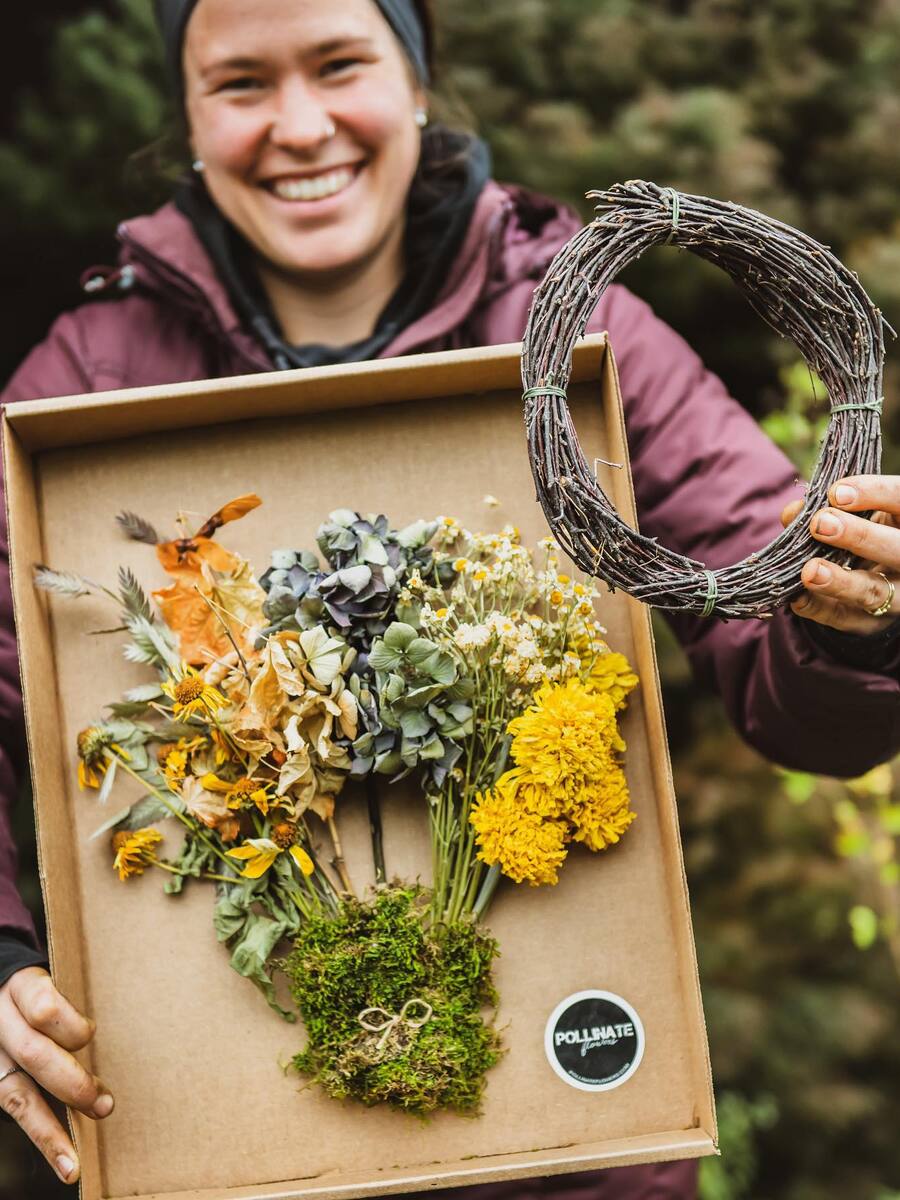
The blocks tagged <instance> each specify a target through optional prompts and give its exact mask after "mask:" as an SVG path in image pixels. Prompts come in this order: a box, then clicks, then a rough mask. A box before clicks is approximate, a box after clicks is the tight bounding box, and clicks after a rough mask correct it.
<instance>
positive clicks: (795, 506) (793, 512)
mask: <svg viewBox="0 0 900 1200" xmlns="http://www.w3.org/2000/svg"><path fill="white" fill-rule="evenodd" d="M802 508H803V501H802V500H792V501H791V502H790V504H788V505H786V506H785V508H784V510H783V511H782V513H781V523H782V525H783V526H784V527H785V529H787V527H788V525H790V523H791V521H793V520H795V519H796V517H797V515H798V513H799V512H800V510H801V509H802Z"/></svg>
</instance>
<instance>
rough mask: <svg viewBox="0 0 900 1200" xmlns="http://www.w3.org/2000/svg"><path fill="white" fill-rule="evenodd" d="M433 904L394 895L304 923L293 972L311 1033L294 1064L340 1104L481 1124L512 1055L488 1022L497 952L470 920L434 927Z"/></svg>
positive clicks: (424, 897) (409, 892) (394, 891)
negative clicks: (487, 1087) (494, 1073)
mask: <svg viewBox="0 0 900 1200" xmlns="http://www.w3.org/2000/svg"><path fill="white" fill-rule="evenodd" d="M428 899H429V897H428V894H427V893H426V892H425V891H424V890H422V889H406V888H399V887H394V888H391V889H388V890H385V891H382V892H379V893H378V894H377V895H376V896H375V898H374V899H373V900H371V901H366V902H361V901H355V900H354V901H347V902H346V903H345V904H344V906H343V910H342V912H341V914H340V916H338V917H337V918H334V919H330V920H329V919H325V918H314V919H312V920H311V921H309V922H307V923H305V924H304V927H303V929H302V931H301V933H300V934H299V936H298V937H297V938H296V940H295V942H294V949H293V950H292V951H291V953H290V954H289V955H288V957H287V959H286V960H285V962H284V964H283V966H284V969H285V972H286V974H287V976H288V978H289V979H290V982H291V992H292V994H293V997H294V1000H295V1001H296V1003H297V1007H298V1008H299V1010H300V1013H301V1015H302V1017H303V1020H304V1022H305V1024H306V1029H307V1033H308V1035H309V1043H308V1045H307V1047H306V1049H305V1050H303V1051H302V1052H301V1053H300V1054H298V1055H297V1056H296V1057H295V1058H294V1060H293V1065H294V1067H295V1068H296V1069H297V1070H298V1071H300V1072H302V1073H303V1074H305V1075H308V1076H310V1077H311V1078H312V1079H313V1080H314V1081H315V1082H316V1083H318V1084H320V1085H321V1086H322V1087H323V1088H324V1089H325V1090H326V1091H327V1092H328V1094H329V1095H331V1096H334V1097H335V1098H337V1099H347V1098H350V1099H354V1100H359V1101H362V1103H363V1104H382V1103H384V1104H389V1105H391V1106H392V1107H393V1108H399V1109H403V1110H404V1111H406V1112H411V1113H415V1114H417V1115H419V1116H425V1115H427V1114H428V1113H431V1112H434V1111H435V1110H436V1109H441V1108H452V1109H456V1110H457V1111H459V1112H462V1113H469V1114H476V1113H477V1112H478V1111H479V1108H480V1104H481V1097H482V1093H483V1092H484V1084H485V1074H486V1072H487V1071H488V1070H489V1069H490V1068H491V1067H492V1066H493V1065H494V1063H496V1062H497V1060H498V1059H499V1057H500V1054H501V1050H500V1035H499V1034H498V1032H497V1031H496V1029H495V1028H494V1027H493V1025H492V1024H489V1023H487V1022H486V1021H485V1020H484V1018H483V1016H482V1009H484V1008H485V1007H486V1006H495V1005H496V1003H497V993H496V991H495V989H494V985H493V983H492V980H491V964H492V962H493V959H494V958H495V957H496V955H497V953H498V948H497V943H496V941H495V940H494V939H493V938H492V937H490V935H489V934H487V933H486V932H485V931H484V930H483V929H481V928H480V927H479V926H478V925H477V924H475V923H474V922H473V921H471V920H467V921H461V922H459V923H457V924H453V925H438V926H434V927H429V924H428ZM411 1001H412V1002H415V1003H410V1002H411ZM425 1005H429V1006H430V1007H431V1010H432V1016H431V1018H430V1019H429V1020H426V1021H425V1022H424V1023H422V1024H418V1022H419V1021H420V1020H421V1019H422V1018H423V1017H424V1016H427V1013H428V1010H427V1009H426V1007H425ZM375 1008H377V1009H381V1010H383V1012H382V1013H376V1014H372V1013H370V1014H368V1015H367V1016H366V1017H365V1018H364V1019H365V1020H367V1022H368V1023H369V1024H370V1025H374V1026H378V1027H379V1028H377V1029H374V1030H372V1029H365V1028H363V1026H362V1025H361V1024H360V1019H359V1018H360V1015H361V1014H364V1013H365V1010H366V1009H375ZM404 1009H405V1016H404V1015H403V1014H404ZM393 1018H397V1019H393Z"/></svg>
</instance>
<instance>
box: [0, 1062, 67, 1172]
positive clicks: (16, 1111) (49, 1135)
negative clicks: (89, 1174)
mask: <svg viewBox="0 0 900 1200" xmlns="http://www.w3.org/2000/svg"><path fill="white" fill-rule="evenodd" d="M14 1066H15V1063H13V1061H12V1060H11V1059H10V1058H9V1057H8V1056H7V1055H5V1054H3V1053H0V1077H2V1076H4V1075H5V1078H0V1109H2V1110H3V1111H4V1112H5V1113H7V1114H8V1115H9V1116H10V1117H12V1119H13V1120H14V1121H15V1122H16V1123H17V1124H18V1125H20V1126H21V1128H22V1131H23V1133H25V1134H26V1135H27V1136H28V1137H29V1138H31V1140H32V1141H33V1142H34V1144H35V1146H37V1148H38V1150H40V1152H41V1154H43V1156H44V1158H46V1160H47V1162H48V1163H49V1164H50V1166H51V1167H52V1168H53V1170H54V1171H55V1172H56V1173H57V1175H58V1176H59V1177H60V1179H61V1180H62V1181H63V1183H75V1181H76V1180H77V1179H78V1175H79V1167H78V1156H77V1154H76V1153H75V1148H74V1146H73V1145H72V1142H71V1140H70V1138H69V1135H68V1134H67V1133H66V1131H65V1130H64V1129H63V1127H62V1125H60V1123H59V1121H58V1120H57V1119H56V1116H55V1114H54V1113H53V1111H52V1109H51V1108H50V1105H49V1104H48V1103H47V1101H46V1100H45V1099H44V1097H43V1096H42V1095H41V1093H40V1091H39V1090H38V1088H37V1085H36V1084H35V1083H34V1080H32V1079H30V1078H29V1077H28V1075H26V1074H25V1072H24V1071H22V1070H17V1071H15V1072H14V1073H12V1074H5V1073H6V1072H7V1071H9V1070H10V1068H12V1067H14Z"/></svg>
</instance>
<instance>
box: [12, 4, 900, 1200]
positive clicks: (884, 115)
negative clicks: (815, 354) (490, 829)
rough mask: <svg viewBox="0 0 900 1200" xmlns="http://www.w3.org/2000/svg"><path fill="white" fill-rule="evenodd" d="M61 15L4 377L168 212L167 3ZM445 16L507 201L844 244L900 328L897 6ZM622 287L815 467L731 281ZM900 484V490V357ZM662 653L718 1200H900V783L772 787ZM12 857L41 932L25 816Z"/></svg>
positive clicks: (455, 73)
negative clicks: (528, 193)
mask: <svg viewBox="0 0 900 1200" xmlns="http://www.w3.org/2000/svg"><path fill="white" fill-rule="evenodd" d="M73 10H74V12H73ZM56 11H57V10H56V9H55V8H54V6H53V5H51V6H49V7H47V8H44V9H43V10H42V13H41V14H36V15H35V16H33V17H27V18H25V19H26V20H29V21H31V28H32V38H31V41H30V42H29V43H28V45H29V46H31V47H32V50H33V54H34V56H35V57H34V58H33V60H32V61H30V62H29V63H28V67H27V70H26V72H25V74H26V75H27V79H28V82H27V83H24V82H23V83H18V84H16V86H15V89H14V96H13V97H12V100H13V108H12V109H11V111H10V112H9V113H8V114H7V119H6V125H5V128H6V130H7V136H6V137H5V139H4V140H2V142H0V212H2V215H3V221H2V226H0V229H2V232H0V237H2V242H3V264H4V265H3V269H4V273H5V276H6V280H5V282H6V291H7V295H8V297H11V298H14V302H13V303H8V305H7V307H6V325H7V337H6V339H5V341H4V346H3V350H2V354H3V363H2V366H3V368H4V374H7V373H9V372H10V371H11V370H12V369H13V368H14V367H15V365H16V363H17V362H18V361H19V360H20V359H21V357H22V356H23V355H24V353H25V352H26V351H27V349H28V348H29V347H30V346H31V345H33V344H34V343H35V342H36V341H37V340H39V338H40V337H41V336H42V335H43V332H44V330H45V329H46V326H47V325H48V324H49V322H50V320H52V318H53V317H54V316H55V315H56V314H57V313H58V312H59V311H60V310H61V309H63V308H66V307H70V306H73V305H75V304H77V303H79V302H81V300H82V297H81V295H80V293H79V289H78V278H79V275H80V273H81V272H82V271H83V270H84V269H85V268H86V267H89V266H90V265H92V264H94V263H99V262H109V261H111V260H112V259H113V258H114V255H115V243H114V231H115V227H116V225H117V223H118V221H120V220H121V219H123V218H125V217H128V216H132V215H135V214H136V213H138V212H141V211H147V210H148V209H150V208H152V207H153V206H155V205H156V204H157V203H161V202H163V201H164V200H165V199H166V194H167V185H166V184H165V183H163V182H160V181H158V180H155V179H150V178H148V176H147V173H146V172H143V173H142V172H140V171H138V170H136V169H135V168H134V164H132V165H131V166H130V167H129V165H128V164H129V160H130V158H131V156H132V155H133V154H134V153H135V152H136V151H138V150H139V149H140V148H141V147H143V146H146V145H147V144H148V143H149V142H152V141H153V140H154V139H155V138H156V137H157V136H158V135H159V134H160V132H161V130H162V129H163V128H164V126H165V124H166V121H167V120H168V104H167V101H166V98H165V95H164V89H163V85H162V70H161V62H160V55H159V47H158V45H157V41H156V36H155V32H154V29H153V23H152V19H151V15H150V11H151V7H150V0H107V2H106V3H105V4H101V2H100V0H95V3H93V4H91V3H81V2H79V3H78V4H74V3H70V4H68V5H67V6H66V16H65V17H62V16H54V15H53V14H54V13H55V12H56ZM438 13H439V17H440V24H441V41H442V45H443V58H444V64H445V66H444V70H443V73H442V77H441V80H440V86H439V89H438V90H439V94H440V103H441V105H442V107H443V108H444V109H445V110H446V112H447V113H448V114H451V115H452V117H453V119H455V120H456V121H458V122H459V121H462V122H465V123H468V124H469V125H470V126H471V127H472V128H475V129H477V130H478V131H479V132H480V133H481V134H482V135H483V136H484V137H486V138H487V140H488V141H489V142H490V144H491V147H492V149H493V153H494V159H495V166H496V170H495V174H496V175H497V177H499V178H501V179H508V180H516V181H519V182H523V183H527V184H530V185H532V186H534V187H536V188H538V189H540V190H543V191H546V192H549V193H552V194H553V195H556V196H559V197H562V198H564V199H567V200H569V201H570V202H572V203H573V204H575V205H577V206H578V207H580V209H581V211H582V213H583V214H584V215H585V217H588V216H589V214H590V209H589V206H588V205H587V203H586V202H585V201H584V199H583V195H584V193H585V192H586V191H587V190H589V189H591V188H602V187H606V186H608V185H609V184H611V183H613V182H615V181H617V180H621V179H628V178H634V177H643V178H649V179H653V180H656V181H657V182H659V183H664V184H669V185H672V186H674V187H677V188H680V189H682V190H685V191H692V192H700V193H704V194H708V195H713V196H717V197H721V198H725V199H731V200H736V201H738V202H740V203H743V204H747V205H750V206H753V207H756V208H759V209H762V210H763V211H765V212H767V213H769V214H771V215H773V216H776V217H778V218H780V219H782V220H785V221H789V222H791V223H793V224H796V225H798V226H800V227H802V228H803V229H805V230H806V231H807V232H809V233H811V234H812V235H813V236H815V237H817V238H819V239H820V240H821V241H823V242H825V243H827V244H828V245H830V246H831V247H832V248H833V249H834V251H835V252H836V253H837V254H838V255H839V256H840V257H841V258H843V260H844V261H845V262H846V263H847V264H848V265H849V266H851V267H852V268H853V269H855V270H857V271H858V272H859V274H860V277H861V279H862V281H863V283H864V285H865V286H866V287H867V288H868V290H869V292H870V294H871V295H872V296H873V297H874V298H875V300H876V302H877V303H878V304H880V305H881V307H882V308H883V310H884V313H885V315H886V317H887V319H888V320H889V321H890V322H891V323H892V324H893V325H894V326H895V327H898V328H900V137H898V134H900V87H898V83H900V0H765V2H763V3H760V2H759V0H491V2H490V3H489V4H485V3H483V0H443V2H442V3H439V4H438ZM51 17H52V18H53V19H52V20H51V19H50V18H51ZM38 20H41V25H40V27H39V26H38V25H37V24H36V22H37V21H38ZM21 74H22V72H21V71H20V75H19V76H16V75H15V72H13V74H12V78H13V79H16V78H19V77H20V76H21ZM623 281H624V282H626V283H628V284H629V285H630V286H631V287H632V288H633V289H634V290H635V291H637V292H638V293H639V294H641V295H642V296H644V298H646V299H648V300H649V301H650V302H651V303H652V304H653V305H654V306H655V307H656V309H657V311H658V312H659V313H660V315H662V316H663V317H664V318H665V319H667V320H668V321H669V322H670V323H671V324H672V325H674V326H675V327H676V328H677V329H678V330H679V331H680V332H681V333H682V334H683V335H684V336H685V337H686V338H687V339H688V340H689V341H690V342H691V343H692V344H693V345H694V347H695V348H696V349H697V350H698V351H699V352H700V353H701V354H702V355H703V357H704V359H705V361H706V362H707V364H708V365H709V366H710V368H711V369H713V370H715V371H717V372H718V373H719V374H720V375H721V376H722V377H723V378H724V379H725V381H726V383H727V384H728V386H729V388H730V389H731V391H732V393H733V394H734V395H736V396H737V397H738V398H739V399H740V400H741V401H742V403H744V404H745V405H746V406H747V407H748V409H749V410H750V411H751V412H753V414H754V415H755V416H756V417H757V418H758V419H759V420H760V421H761V422H762V424H763V426H764V428H765V429H766V431H767V432H768V433H769V434H770V436H772V437H773V438H774V439H775V440H776V441H777V442H779V444H781V445H782V446H783V447H784V448H785V449H786V450H787V452H788V453H789V454H791V455H792V457H793V458H794V461H795V462H796V463H797V465H798V470H801V471H808V470H809V469H810V467H811V465H812V463H813V462H814V460H815V455H816V451H817V447H818V443H819V439H820V437H821V434H822V432H823V429H824V427H825V422H826V419H827V418H826V416H825V415H824V414H825V411H826V406H825V404H824V395H823V391H822V388H821V387H818V388H816V386H815V381H814V380H811V378H810V376H809V373H808V371H807V369H806V367H805V364H803V363H802V361H800V360H799V359H798V356H797V352H796V350H795V349H794V348H793V347H792V346H791V345H790V344H788V343H786V342H784V341H782V340H780V339H779V338H778V337H776V336H775V335H774V334H773V333H772V332H771V331H770V330H768V329H767V328H766V327H764V326H763V325H762V324H761V323H760V322H759V320H758V318H756V317H755V315H754V314H753V313H752V312H751V311H750V309H749V308H748V306H747V305H746V304H745V302H744V301H743V299H742V298H741V297H740V295H739V293H738V292H737V291H736V290H735V289H734V288H733V286H732V285H731V283H730V282H729V280H728V279H727V278H726V277H725V276H723V275H720V274H719V273H717V272H716V271H715V269H714V268H712V267H710V266H709V265H708V264H705V263H703V262H701V261H700V260H698V259H694V258H693V257H692V256H690V255H688V254H683V253H681V252H675V251H662V250H658V251H655V252H654V253H652V254H651V255H649V256H648V257H646V258H644V259H643V260H642V261H641V262H640V263H638V264H636V265H635V266H633V267H632V268H630V269H629V271H628V273H627V274H626V275H625V276H624V277H623ZM885 469H886V470H891V471H900V372H898V368H897V365H896V354H895V353H892V352H891V348H890V347H889V366H888V371H887V387H886V406H885ZM658 634H659V644H660V650H661V669H662V674H663V679H664V690H665V699H666V711H667V718H668V722H669V727H670V735H671V741H672V749H673V755H674V759H675V771H676V786H677V791H678V795H679V799H680V807H681V817H682V829H683V837H684V845H685V856H686V861H687V869H688V877H689V882H690V886H691V895H692V905H693V912H694V921H695V928H696V935H697V941H698V950H699V956H700V968H701V977H702V983H703V992H704V998H705V1004H706V1012H707V1018H708V1022H709V1032H710V1039H711V1045H712V1057H713V1070H714V1076H715V1080H716V1087H717V1093H718V1098H719V1116H720V1122H721V1134H722V1147H723V1155H722V1158H721V1159H719V1160H713V1161H709V1162H706V1163H704V1164H703V1169H702V1183H701V1189H702V1198H703V1200H751V1198H752V1200H836V1198H837V1197H840V1198H841V1200H900V1138H898V1136H897V1132H896V1113H897V1104H898V1091H900V1089H898V1080H900V1006H898V995H900V866H898V846H900V803H898V802H897V800H896V799H895V796H896V786H895V785H896V781H897V778H898V769H897V767H896V766H895V765H891V764H886V765H884V766H883V767H880V768H878V769H876V770H875V771H873V772H871V773H870V774H869V775H868V776H866V777H865V778H864V779H862V780H858V781H852V782H849V783H848V782H841V781H836V780H831V779H823V778H817V777H815V776H813V775H803V774H797V773H784V772H781V771H779V770H777V769H776V768H773V767H772V766H770V765H769V764H767V763H765V762H764V761H762V760H761V759H760V758H759V757H758V756H757V755H756V754H754V753H753V752H752V751H750V750H749V749H747V748H746V747H745V746H743V745H742V744H741V743H740V742H739V741H738V739H737V738H736V737H735V735H734V734H733V733H732V732H731V731H730V730H729V729H728V727H727V726H726V724H725V722H724V720H723V717H722V714H721V710H720V707H719V705H718V703H717V702H716V701H715V700H714V699H712V698H710V697H707V696H704V695H701V694H699V693H698V692H697V690H696V689H695V687H694V685H693V684H692V682H691V680H690V678H689V675H688V673H687V670H686V666H685V663H684V660H683V657H682V656H681V653H680V651H679V649H678V647H677V646H676V645H675V644H674V642H673V640H672V638H671V637H670V635H669V634H668V632H667V629H666V627H665V625H664V624H663V623H662V622H659V623H658ZM822 736H823V737H828V736H835V731H833V730H823V731H822ZM20 836H21V839H22V844H23V847H24V858H25V878H24V881H23V882H24V887H25V890H26V891H27V894H28V898H29V900H30V901H31V902H32V903H33V904H34V905H35V907H36V908H39V905H40V897H39V889H38V885H37V880H36V871H35V867H34V859H33V833H32V831H31V827H30V814H29V812H28V808H27V805H24V804H23V805H22V809H21V813H20ZM0 1151H2V1154H0V1196H2V1197H9V1198H10V1200H11V1198H13V1197H15V1198H16V1200H19V1198H20V1197H23V1196H28V1197H51V1196H55V1195H61V1194H64V1190H63V1189H62V1188H61V1186H58V1185H55V1184H54V1182H53V1179H52V1176H50V1174H49V1172H47V1171H45V1170H44V1169H43V1168H42V1167H41V1165H40V1163H39V1162H38V1161H37V1159H36V1157H35V1156H34V1155H33V1154H30V1152H29V1151H28V1150H27V1148H26V1147H25V1145H24V1142H23V1141H22V1139H21V1138H20V1137H19V1136H18V1135H17V1133H16V1131H15V1130H12V1129H10V1128H9V1127H7V1126H0Z"/></svg>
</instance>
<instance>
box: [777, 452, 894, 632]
mask: <svg viewBox="0 0 900 1200" xmlns="http://www.w3.org/2000/svg"><path fill="white" fill-rule="evenodd" d="M828 499H829V501H830V503H831V507H830V508H822V509H820V510H819V511H818V512H817V513H815V514H814V515H813V518H812V520H811V521H810V532H811V533H812V535H813V537H814V538H815V539H816V540H817V541H819V542H823V543H824V544H825V545H827V546H840V547H842V548H843V549H845V550H851V551H852V552H853V553H854V554H856V555H857V556H858V557H859V558H861V559H863V560H864V562H863V565H862V566H860V567H857V568H856V569H854V570H844V569H842V568H841V567H839V566H837V565H836V564H835V563H833V562H828V561H826V560H825V559H824V558H811V559H810V560H809V561H808V562H807V563H805V564H804V567H803V570H802V572H801V574H800V578H801V580H802V581H803V584H804V586H805V588H806V591H805V592H804V593H803V595H801V596H798V597H797V599H796V600H795V601H794V602H793V603H792V604H791V608H792V609H793V611H794V612H795V613H796V614H797V615H798V616H800V617H806V618H808V619H809V620H810V621H818V622H819V624H820V625H830V626H831V628H832V629H842V630H844V631H845V632H846V633H856V634H871V633H878V632H880V630H882V629H885V628H886V627H887V626H888V625H890V624H891V622H892V621H895V620H896V619H897V617H898V616H900V593H898V594H897V595H895V594H894V588H895V585H896V584H897V582H898V581H900V475H853V476H850V477H848V478H847V479H840V480H838V482H837V483H835V484H834V485H833V486H832V487H831V489H830V490H829V493H828ZM802 507H803V503H802V501H800V500H797V501H795V503H793V504H789V505H788V506H787V508H786V509H785V510H784V512H783V513H782V514H781V520H782V523H783V524H784V525H789V524H790V523H791V521H793V519H794V518H795V517H796V515H797V513H798V512H799V511H800V509H801V508H802ZM869 511H873V514H874V515H873V516H872V518H871V520H867V519H866V518H864V517H857V516H854V515H853V514H854V513H856V512H869Z"/></svg>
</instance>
